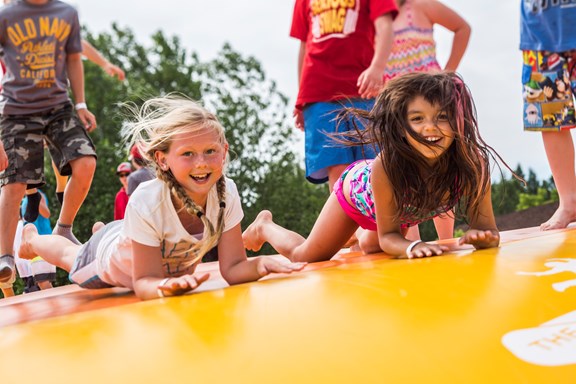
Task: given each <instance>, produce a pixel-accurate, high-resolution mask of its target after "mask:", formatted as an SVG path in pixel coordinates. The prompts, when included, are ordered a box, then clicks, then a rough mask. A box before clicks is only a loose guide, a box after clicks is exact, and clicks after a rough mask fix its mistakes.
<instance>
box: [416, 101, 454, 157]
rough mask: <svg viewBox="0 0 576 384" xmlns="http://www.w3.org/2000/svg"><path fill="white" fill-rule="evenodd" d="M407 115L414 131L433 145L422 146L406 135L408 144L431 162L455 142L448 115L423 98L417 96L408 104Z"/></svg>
mask: <svg viewBox="0 0 576 384" xmlns="http://www.w3.org/2000/svg"><path fill="white" fill-rule="evenodd" d="M407 115H408V116H407V120H408V124H409V125H410V128H411V129H412V131H413V132H415V133H416V134H417V135H418V136H420V137H421V138H422V139H424V140H425V141H427V142H429V143H430V144H431V145H430V146H428V145H425V144H422V143H421V142H419V141H417V140H416V139H414V138H413V137H412V136H410V135H406V136H407V140H408V143H409V144H410V145H411V146H412V147H413V148H414V149H416V150H417V151H418V152H420V153H421V154H422V155H423V156H424V157H425V158H426V159H428V160H429V161H430V162H434V161H435V160H436V159H437V158H438V157H439V156H441V155H442V154H443V153H445V152H446V150H447V149H448V148H449V147H450V145H452V143H453V142H454V131H453V130H452V128H451V127H450V123H449V122H448V115H447V113H446V112H445V111H441V110H440V109H439V107H438V106H437V105H433V104H430V103H429V102H428V101H426V99H424V98H423V97H422V96H417V97H415V98H414V99H413V100H412V101H411V102H410V103H409V104H408V111H407Z"/></svg>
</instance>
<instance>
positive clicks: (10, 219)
mask: <svg viewBox="0 0 576 384" xmlns="http://www.w3.org/2000/svg"><path fill="white" fill-rule="evenodd" d="M25 191H26V184H22V183H13V184H7V185H5V186H3V187H2V193H0V212H1V214H0V283H8V282H9V281H13V279H14V273H15V264H14V256H13V255H14V237H15V236H16V227H17V226H18V220H19V219H20V214H19V213H18V211H19V210H20V202H21V201H22V198H23V197H24V192H25Z"/></svg>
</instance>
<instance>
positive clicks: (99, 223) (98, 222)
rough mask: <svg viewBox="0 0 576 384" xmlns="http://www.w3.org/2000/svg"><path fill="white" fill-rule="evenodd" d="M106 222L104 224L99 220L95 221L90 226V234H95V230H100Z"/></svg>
mask: <svg viewBox="0 0 576 384" xmlns="http://www.w3.org/2000/svg"><path fill="white" fill-rule="evenodd" d="M105 225H106V224H104V223H103V222H101V221H97V222H95V223H94V225H93V226H92V234H95V233H96V232H98V231H99V230H101V229H102V228H104V226H105Z"/></svg>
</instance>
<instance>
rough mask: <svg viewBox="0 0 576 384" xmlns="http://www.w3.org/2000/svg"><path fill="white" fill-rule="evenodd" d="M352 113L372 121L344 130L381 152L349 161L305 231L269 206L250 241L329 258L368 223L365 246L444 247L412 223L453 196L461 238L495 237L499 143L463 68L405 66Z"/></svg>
mask: <svg viewBox="0 0 576 384" xmlns="http://www.w3.org/2000/svg"><path fill="white" fill-rule="evenodd" d="M352 113H353V114H354V115H355V116H356V117H359V118H360V120H361V121H362V120H364V121H367V126H366V127H365V128H360V127H359V128H358V129H357V130H356V131H355V132H354V131H351V132H352V133H348V134H346V135H345V136H344V137H341V139H340V140H341V141H342V140H344V141H346V142H348V143H350V145H373V146H374V147H375V148H378V151H379V155H378V156H377V157H376V159H375V160H373V161H372V160H361V161H358V162H356V163H353V164H351V165H350V166H349V167H348V168H347V169H346V170H345V171H344V173H343V174H342V176H341V177H340V179H339V181H338V182H337V183H336V184H335V186H334V192H333V193H332V195H331V196H330V197H329V199H328V201H327V202H326V204H325V205H324V208H323V209H322V212H321V213H320V216H319V217H318V219H317V221H316V224H315V225H314V228H313V229H312V232H311V233H310V236H309V237H308V238H307V239H304V238H303V237H302V236H300V235H298V234H296V233H294V232H291V231H288V230H286V229H284V228H282V227H280V226H278V225H277V224H276V223H274V221H273V220H272V214H271V213H270V212H268V211H263V212H261V213H260V214H259V216H258V217H257V218H256V220H255V221H254V223H252V224H251V225H250V226H249V227H248V228H247V230H246V231H245V232H244V234H243V239H244V244H245V245H246V247H247V248H249V249H254V250H256V249H259V248H260V247H261V246H262V244H263V243H264V242H269V243H270V244H271V245H272V246H273V247H274V248H275V249H276V250H277V251H278V252H279V253H281V254H282V255H284V256H286V257H288V258H289V259H290V260H293V261H320V260H327V259H329V258H331V257H332V256H333V255H334V254H336V252H338V250H340V248H342V246H343V245H344V243H345V242H346V241H347V239H349V238H350V236H351V235H352V234H353V233H354V231H356V230H357V229H358V228H359V227H361V228H363V229H364V230H362V231H360V232H359V235H358V239H359V245H360V248H361V250H362V251H363V252H364V253H372V252H381V251H384V252H386V253H388V254H389V255H393V256H400V257H408V258H411V257H424V256H433V255H440V254H442V253H443V252H445V251H446V250H447V248H445V247H443V246H440V245H437V244H432V243H425V242H422V241H420V240H417V241H411V240H408V239H406V237H405V236H406V232H407V230H408V228H409V227H411V226H414V225H417V224H418V223H420V222H422V221H424V220H429V219H431V218H433V217H435V216H438V215H441V214H444V213H446V212H448V211H449V210H451V209H452V207H455V206H456V213H457V214H463V215H466V217H467V218H468V221H469V224H470V229H469V230H468V231H467V232H466V233H465V235H464V236H462V237H461V238H460V240H459V242H460V244H465V243H466V244H472V245H473V246H474V247H476V248H490V247H496V246H498V244H499V241H500V235H499V232H498V229H497V228H496V222H495V220H494V213H493V211H492V203H491V198H490V172H489V171H490V166H489V159H490V157H491V153H493V151H492V150H491V148H490V147H489V146H488V145H486V144H485V143H484V141H483V140H482V139H481V137H480V134H479V132H478V127H477V125H476V116H475V109H474V104H473V101H472V97H471V95H470V93H469V91H468V89H467V87H466V86H465V85H464V82H463V81H462V80H461V79H460V77H458V76H457V75H456V74H454V73H449V72H447V73H437V74H428V73H412V74H407V75H404V76H400V77H398V78H395V79H393V80H391V81H390V82H389V83H388V84H386V85H385V86H384V89H383V91H382V93H381V94H380V95H379V96H378V98H377V100H376V104H375V106H374V108H373V109H372V111H370V112H362V111H358V110H356V111H352Z"/></svg>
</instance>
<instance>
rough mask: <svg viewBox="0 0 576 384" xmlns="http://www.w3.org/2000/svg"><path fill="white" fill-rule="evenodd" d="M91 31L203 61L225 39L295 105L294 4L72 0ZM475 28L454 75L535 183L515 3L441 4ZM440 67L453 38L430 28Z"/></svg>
mask: <svg viewBox="0 0 576 384" xmlns="http://www.w3.org/2000/svg"><path fill="white" fill-rule="evenodd" d="M70 3H72V4H73V5H74V6H76V7H77V8H78V11H79V13H80V21H81V23H82V24H84V25H85V26H87V27H88V28H89V30H90V31H92V32H103V31H109V30H110V25H111V24H112V22H116V23H118V24H119V25H120V26H122V27H129V28H130V29H132V30H133V31H134V33H135V34H136V36H138V37H139V41H140V42H142V43H147V42H149V37H150V35H151V34H152V33H153V32H155V31H158V30H162V31H163V32H165V33H166V34H167V35H177V36H179V37H180V39H181V41H182V43H183V44H184V46H185V47H187V48H188V49H189V50H193V51H196V52H197V53H198V54H199V55H200V58H201V59H202V60H208V59H211V58H212V57H214V56H215V54H216V52H217V51H218V50H219V49H220V47H222V44H223V43H224V42H229V43H230V44H231V45H232V47H233V48H234V49H235V50H237V51H239V52H241V53H243V54H244V55H251V56H254V57H255V58H257V59H258V60H259V61H260V62H261V63H262V64H263V66H264V69H265V71H266V74H267V76H268V77H269V78H271V79H273V80H275V81H276V82H277V83H278V85H279V88H280V90H281V91H282V92H283V93H284V94H286V95H288V96H289V97H290V99H291V101H292V102H293V101H294V100H295V96H296V93H297V84H296V56H297V50H298V46H299V42H298V41H297V40H294V39H291V38H290V37H289V36H288V33H289V29H290V20H291V17H292V7H293V0H245V1H237V0H219V1H198V0H163V1H149V0H147V1H131V0H70ZM443 3H444V4H446V5H448V6H449V7H451V8H453V9H454V10H455V11H457V12H458V13H460V15H462V16H463V17H464V18H465V19H466V20H467V21H468V22H469V23H470V25H471V26H472V37H471V40H470V44H469V46H468V50H467V52H466V54H465V56H464V59H463V60H462V63H461V64H460V68H459V69H458V72H460V74H461V75H462V76H463V78H464V80H465V81H466V83H467V84H468V86H469V87H470V89H471V90H472V94H473V96H474V99H475V101H476V107H477V110H478V119H479V124H480V131H481V133H482V135H483V137H484V139H485V140H486V141H487V142H488V144H490V145H491V146H492V147H494V148H495V149H496V150H497V151H498V152H499V153H500V155H501V156H502V157H503V158H504V159H505V160H506V161H507V162H508V163H509V164H510V165H511V166H512V168H515V167H516V165H517V164H518V163H520V164H521V165H522V167H523V168H524V170H525V171H527V170H528V168H532V169H533V170H534V171H535V172H536V173H537V175H538V177H539V178H548V177H549V176H550V170H549V167H548V162H547V160H546V155H545V153H544V149H543V145H542V138H541V135H540V133H529V132H523V130H522V101H521V88H522V86H521V82H520V80H521V79H520V76H521V55H520V51H519V50H518V42H519V27H518V25H519V8H520V6H519V1H518V0H507V1H503V0H484V1H469V0H460V1H458V0H445V1H443ZM435 37H436V40H437V42H438V59H439V61H440V64H441V65H443V64H444V63H445V61H446V58H447V56H448V53H449V50H450V45H451V39H452V36H451V33H448V32H446V30H444V29H443V28H441V27H438V28H437V29H436V30H435Z"/></svg>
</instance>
